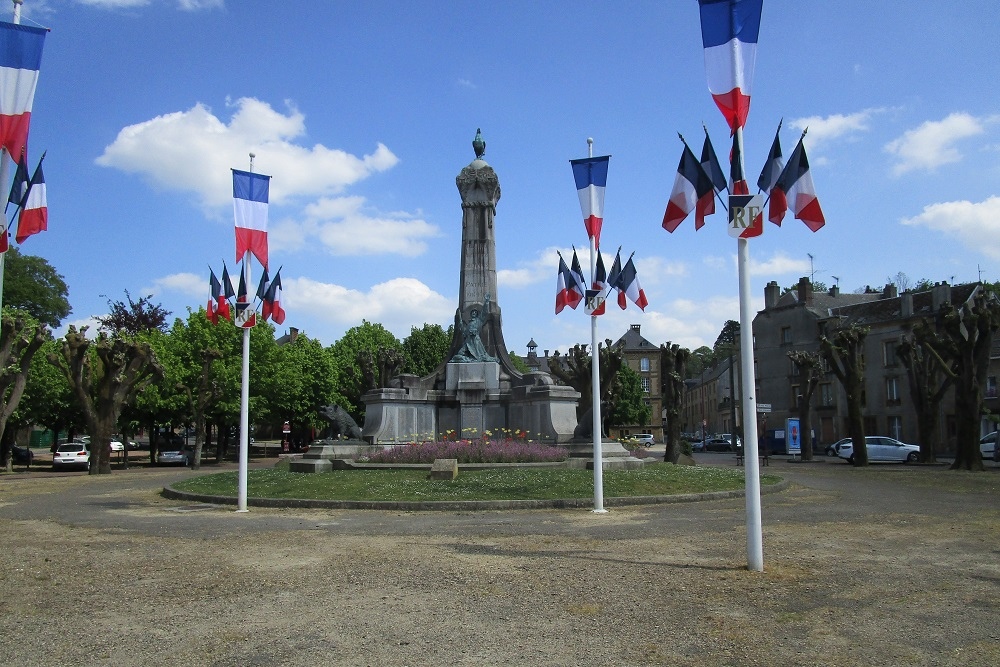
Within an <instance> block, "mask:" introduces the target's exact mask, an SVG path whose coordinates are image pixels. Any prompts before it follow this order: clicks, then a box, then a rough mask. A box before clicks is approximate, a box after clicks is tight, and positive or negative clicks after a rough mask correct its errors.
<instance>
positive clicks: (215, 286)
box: [205, 269, 229, 324]
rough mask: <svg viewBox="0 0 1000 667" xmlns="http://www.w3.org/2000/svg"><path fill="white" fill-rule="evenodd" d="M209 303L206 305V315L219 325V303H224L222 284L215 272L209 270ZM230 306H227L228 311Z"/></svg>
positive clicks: (209, 319)
mask: <svg viewBox="0 0 1000 667" xmlns="http://www.w3.org/2000/svg"><path fill="white" fill-rule="evenodd" d="M208 290H209V292H208V303H207V304H205V314H206V316H207V317H208V321H209V322H211V323H212V324H218V323H219V314H220V312H219V303H220V302H221V301H222V284H221V283H220V282H219V279H218V278H216V277H215V271H213V270H212V269H209V270H208ZM228 306H229V304H226V307H227V310H228Z"/></svg>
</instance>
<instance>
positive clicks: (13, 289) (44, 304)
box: [3, 247, 72, 327]
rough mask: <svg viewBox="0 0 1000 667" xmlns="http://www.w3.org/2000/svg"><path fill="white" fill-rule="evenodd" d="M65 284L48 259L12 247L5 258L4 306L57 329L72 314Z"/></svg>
mask: <svg viewBox="0 0 1000 667" xmlns="http://www.w3.org/2000/svg"><path fill="white" fill-rule="evenodd" d="M68 293H69V288H67V287H66V281H65V280H64V279H63V277H62V276H61V275H60V274H59V273H58V272H56V270H55V268H53V266H52V265H51V264H49V263H48V261H47V260H45V259H42V258H41V257H36V256H34V255H24V254H22V253H21V251H20V250H18V249H17V248H14V247H11V248H10V249H9V250H7V252H6V257H5V259H4V276H3V305H4V306H5V307H10V308H16V309H18V310H23V311H25V312H27V313H30V314H31V316H32V317H34V318H35V319H36V320H38V321H39V322H41V323H42V324H47V325H48V326H50V327H58V326H59V323H60V322H62V321H63V320H64V319H66V317H67V316H69V314H70V312H72V308H70V305H69V299H68V298H67V294H68Z"/></svg>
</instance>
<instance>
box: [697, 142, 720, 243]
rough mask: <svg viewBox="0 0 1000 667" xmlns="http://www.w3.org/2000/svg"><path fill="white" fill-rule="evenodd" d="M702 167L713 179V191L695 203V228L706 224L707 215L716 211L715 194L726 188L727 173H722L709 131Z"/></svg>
mask: <svg viewBox="0 0 1000 667" xmlns="http://www.w3.org/2000/svg"><path fill="white" fill-rule="evenodd" d="M701 168H702V169H704V170H705V173H706V174H708V178H709V180H711V181H712V190H713V192H712V196H711V197H703V198H701V199H699V200H698V202H697V203H696V204H695V207H694V228H695V229H701V228H702V227H704V226H705V216H706V215H712V214H713V213H715V195H716V194H717V193H719V192H722V191H723V190H725V189H726V175H725V174H724V173H722V165H720V164H719V158H718V157H717V156H716V155H715V148H714V147H713V146H712V140H711V139H709V138H708V132H707V131H706V132H705V143H704V144H702V146H701Z"/></svg>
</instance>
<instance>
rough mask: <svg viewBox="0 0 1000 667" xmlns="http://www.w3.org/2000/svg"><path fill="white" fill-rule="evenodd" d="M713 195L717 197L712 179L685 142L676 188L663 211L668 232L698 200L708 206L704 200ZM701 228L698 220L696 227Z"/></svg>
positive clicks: (664, 223) (675, 183)
mask: <svg viewBox="0 0 1000 667" xmlns="http://www.w3.org/2000/svg"><path fill="white" fill-rule="evenodd" d="M713 197H715V190H714V188H713V185H712V179H711V178H709V176H708V174H706V173H705V170H704V169H702V168H701V164H700V163H699V162H698V158H696V157H695V156H694V153H692V152H691V149H690V148H688V145H687V143H685V144H684V152H683V153H682V154H681V161H680V164H678V165H677V176H676V178H674V189H673V190H672V191H671V193H670V201H668V202H667V210H666V211H664V213H663V228H664V229H665V230H667V231H668V232H673V231H674V230H675V229H677V226H678V225H679V224H681V222H683V221H684V218H686V217H687V216H688V213H690V212H691V210H692V209H694V207H695V205H696V204H697V203H698V202H702V205H703V206H705V207H706V208H707V206H708V204H707V203H705V202H704V200H705V199H710V198H713ZM702 224H705V221H704V219H702ZM700 228H701V227H700V225H698V222H697V220H696V221H695V229H700Z"/></svg>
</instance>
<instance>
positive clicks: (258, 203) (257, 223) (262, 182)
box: [233, 169, 271, 269]
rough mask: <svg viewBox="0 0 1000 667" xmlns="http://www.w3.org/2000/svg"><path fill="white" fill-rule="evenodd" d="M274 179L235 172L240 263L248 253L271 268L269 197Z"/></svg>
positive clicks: (236, 170)
mask: <svg viewBox="0 0 1000 667" xmlns="http://www.w3.org/2000/svg"><path fill="white" fill-rule="evenodd" d="M270 184H271V177H270V176H265V175H264V174H255V173H253V172H250V171H240V170H239V169H233V213H234V214H235V217H236V261H237V262H239V261H241V260H242V259H243V255H245V254H246V253H247V252H250V253H253V256H254V257H256V258H257V261H258V262H260V263H261V265H262V266H263V267H264V268H265V269H266V268H267V197H268V190H269V188H270Z"/></svg>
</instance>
